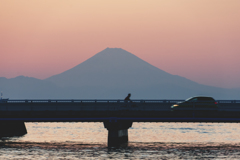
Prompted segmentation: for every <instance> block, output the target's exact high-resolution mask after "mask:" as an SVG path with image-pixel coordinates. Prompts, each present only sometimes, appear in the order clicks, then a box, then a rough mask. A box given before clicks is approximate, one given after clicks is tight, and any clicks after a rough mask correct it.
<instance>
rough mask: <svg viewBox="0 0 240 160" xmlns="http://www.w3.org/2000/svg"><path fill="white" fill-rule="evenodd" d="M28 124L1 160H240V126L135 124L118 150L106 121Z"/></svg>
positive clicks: (8, 142) (6, 144)
mask: <svg viewBox="0 0 240 160" xmlns="http://www.w3.org/2000/svg"><path fill="white" fill-rule="evenodd" d="M25 125H26V128H27V131H28V133H27V134H26V135H24V136H21V137H12V138H8V137H5V138H2V139H1V140H0V159H3V160H19V159H24V160H30V159H31V160H32V159H38V160H55V159H61V160H65V159H66V160H67V159H69V160H72V159H73V160H75V159H100V160H101V159H103V160H104V159H240V124H238V123H133V126H132V127H131V128H129V130H128V134H129V143H128V144H127V145H125V146H121V147H117V148H114V147H112V148H109V147H108V146H107V135H108V132H107V130H106V129H105V128H104V126H103V123H87V122H84V123H82V122H76V123H75V122H74V123H56V122H55V123H25Z"/></svg>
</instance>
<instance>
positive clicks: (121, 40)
mask: <svg viewBox="0 0 240 160" xmlns="http://www.w3.org/2000/svg"><path fill="white" fill-rule="evenodd" d="M239 8H240V1H239V0H231V1H227V0H211V1H209V0H194V1H193V0H182V1H179V0H165V1H163V0H161V1H160V0H156V1H154V0H149V1H143V0H138V1H135V0H133V1H127V0H122V1H112V0H101V1H98V0H92V1H87V0H85V1H84V0H81V1H79V0H71V1H65V0H51V1H47V0H35V1H28V0H21V1H19V0H7V1H4V0H0V58H1V63H0V77H7V78H13V77H16V76H19V75H24V76H29V77H35V78H40V79H45V78H48V77H50V76H52V75H55V74H59V73H61V72H63V71H66V70H68V69H70V68H72V67H74V66H76V65H78V64H80V63H81V62H83V61H85V60H87V59H88V58H90V57H92V56H93V55H95V54H96V53H98V52H99V51H101V50H103V49H105V48H107V47H117V48H123V49H125V50H127V51H129V52H131V53H133V54H134V55H136V56H138V57H140V58H141V59H143V60H145V61H147V62H149V63H150V64H152V65H154V66H156V67H158V68H160V69H162V70H164V71H166V72H168V73H171V74H174V75H180V76H183V77H186V78H188V79H190V80H193V81H196V82H198V83H201V84H206V85H211V86H217V87H224V88H234V87H238V88H240V72H239V68H240V63H239V60H240V47H239V44H240V31H239V28H240V18H239V15H240V10H239Z"/></svg>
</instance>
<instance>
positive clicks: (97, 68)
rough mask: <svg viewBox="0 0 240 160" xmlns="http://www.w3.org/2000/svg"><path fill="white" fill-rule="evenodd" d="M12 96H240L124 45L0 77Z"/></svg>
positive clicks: (2, 87)
mask: <svg viewBox="0 0 240 160" xmlns="http://www.w3.org/2000/svg"><path fill="white" fill-rule="evenodd" d="M0 91H3V92H4V95H6V96H7V97H9V98H26V99H27V98H29V99H30V98H31V99H42V98H46V99H56V98H57V99H123V98H124V97H125V96H126V95H127V94H128V93H131V94H132V97H131V98H132V99H186V98H188V97H192V96H198V95H204V96H212V97H214V98H215V99H239V95H240V89H224V88H218V87H213V86H206V85H202V84H199V83H197V82H194V81H191V80H189V79H187V78H185V77H181V76H178V75H172V74H169V73H167V72H165V71H163V70H161V69H159V68H157V67H155V66H153V65H151V64H149V63H148V62H146V61H144V60H142V59H140V58H138V57H137V56H135V55H134V54H132V53H130V52H127V51H125V50H123V49H121V48H107V49H104V50H102V51H101V52H99V53H97V54H96V55H94V56H92V57H91V58H89V59H87V60H86V61H84V62H82V63H80V64H78V65H76V66H75V67H73V68H71V69H69V70H67V71H64V72H62V73H60V74H57V75H54V76H51V77H49V78H47V79H44V80H40V79H36V78H32V77H24V76H18V77H16V78H12V79H6V78H1V77H0Z"/></svg>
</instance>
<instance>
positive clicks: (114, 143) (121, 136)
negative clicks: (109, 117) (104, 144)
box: [103, 121, 132, 147]
mask: <svg viewBox="0 0 240 160" xmlns="http://www.w3.org/2000/svg"><path fill="white" fill-rule="evenodd" d="M103 123H104V127H105V128H107V130H108V147H118V146H120V145H122V144H124V143H125V144H126V143H127V142H128V128H130V127H132V122H128V121H118V122H116V121H107V122H103Z"/></svg>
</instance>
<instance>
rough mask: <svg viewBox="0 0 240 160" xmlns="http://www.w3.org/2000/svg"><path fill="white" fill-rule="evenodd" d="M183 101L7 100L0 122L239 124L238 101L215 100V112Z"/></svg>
mask: <svg viewBox="0 0 240 160" xmlns="http://www.w3.org/2000/svg"><path fill="white" fill-rule="evenodd" d="M182 101H184V100H132V101H131V102H125V101H123V100H7V101H1V103H0V121H25V122H27V121H28V122H60V121H61V122H72V121H76V122H78V121H81V122H103V121H111V120H114V121H132V122H240V100H218V106H219V108H218V109H217V110H216V109H211V108H209V109H207V110H206V109H201V108H193V109H190V110H189V109H180V110H178V111H171V106H172V105H173V104H175V103H177V102H182Z"/></svg>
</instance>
